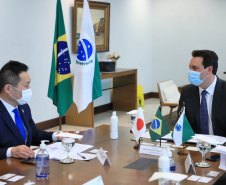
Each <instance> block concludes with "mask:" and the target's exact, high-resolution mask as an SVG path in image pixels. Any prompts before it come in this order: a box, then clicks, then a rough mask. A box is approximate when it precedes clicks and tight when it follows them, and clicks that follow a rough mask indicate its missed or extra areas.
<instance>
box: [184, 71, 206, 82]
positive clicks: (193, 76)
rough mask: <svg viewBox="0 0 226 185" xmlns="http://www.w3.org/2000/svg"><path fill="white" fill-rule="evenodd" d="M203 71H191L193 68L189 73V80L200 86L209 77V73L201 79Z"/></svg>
mask: <svg viewBox="0 0 226 185" xmlns="http://www.w3.org/2000/svg"><path fill="white" fill-rule="evenodd" d="M204 70H205V69H204ZM204 70H203V71H204ZM203 71H201V72H203ZM201 72H198V71H191V70H190V71H189V73H188V79H189V81H190V83H191V84H193V85H195V86H198V85H200V84H201V83H202V82H203V81H204V80H205V79H206V78H207V76H208V75H206V77H205V78H204V79H203V80H201V79H200V74H201Z"/></svg>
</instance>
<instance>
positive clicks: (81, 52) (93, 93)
mask: <svg viewBox="0 0 226 185" xmlns="http://www.w3.org/2000/svg"><path fill="white" fill-rule="evenodd" d="M100 96H102V86H101V77H100V68H99V63H98V59H97V53H96V45H95V37H94V30H93V23H92V18H91V13H90V9H89V5H88V2H87V0H84V5H83V16H82V26H81V34H80V39H79V44H78V54H77V59H76V63H75V74H74V88H73V100H74V102H75V104H76V106H77V108H78V113H80V112H81V111H83V110H85V109H86V108H87V106H88V105H89V103H91V102H92V101H93V100H95V99H96V98H99V97H100Z"/></svg>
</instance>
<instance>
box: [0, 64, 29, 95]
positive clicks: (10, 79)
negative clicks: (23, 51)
mask: <svg viewBox="0 0 226 185" xmlns="http://www.w3.org/2000/svg"><path fill="white" fill-rule="evenodd" d="M27 70H28V66H27V65H25V64H23V63H21V62H18V61H12V60H10V61H9V62H8V63H6V64H5V65H4V66H3V67H2V69H1V71H0V92H2V89H3V88H4V86H5V85H6V84H11V85H12V86H14V87H17V85H18V83H19V82H20V80H21V79H20V77H19V75H20V73H21V72H27Z"/></svg>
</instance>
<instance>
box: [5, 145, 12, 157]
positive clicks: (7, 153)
mask: <svg viewBox="0 0 226 185" xmlns="http://www.w3.org/2000/svg"><path fill="white" fill-rule="evenodd" d="M12 149H13V147H9V148H8V150H7V152H6V157H12V153H11V151H12Z"/></svg>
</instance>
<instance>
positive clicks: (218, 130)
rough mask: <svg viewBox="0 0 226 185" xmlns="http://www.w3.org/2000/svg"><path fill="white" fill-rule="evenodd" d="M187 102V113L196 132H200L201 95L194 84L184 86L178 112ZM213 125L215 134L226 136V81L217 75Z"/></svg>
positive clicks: (213, 103)
mask: <svg viewBox="0 0 226 185" xmlns="http://www.w3.org/2000/svg"><path fill="white" fill-rule="evenodd" d="M183 102H184V103H185V114H186V116H187V118H188V121H189V123H190V124H191V127H192V129H193V130H194V132H195V133H199V125H200V117H199V110H200V97H199V88H198V87H197V86H194V85H187V86H185V87H183V89H182V92H181V97H180V101H179V108H178V113H179V111H180V110H181V107H182V106H183ZM212 125H213V133H214V135H218V136H224V137H226V82H225V81H223V80H221V79H219V78H218V77H217V83H216V86H215V90H214V94H213V102H212Z"/></svg>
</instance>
